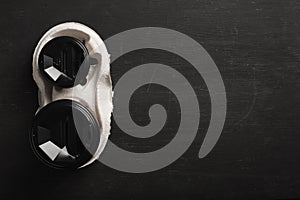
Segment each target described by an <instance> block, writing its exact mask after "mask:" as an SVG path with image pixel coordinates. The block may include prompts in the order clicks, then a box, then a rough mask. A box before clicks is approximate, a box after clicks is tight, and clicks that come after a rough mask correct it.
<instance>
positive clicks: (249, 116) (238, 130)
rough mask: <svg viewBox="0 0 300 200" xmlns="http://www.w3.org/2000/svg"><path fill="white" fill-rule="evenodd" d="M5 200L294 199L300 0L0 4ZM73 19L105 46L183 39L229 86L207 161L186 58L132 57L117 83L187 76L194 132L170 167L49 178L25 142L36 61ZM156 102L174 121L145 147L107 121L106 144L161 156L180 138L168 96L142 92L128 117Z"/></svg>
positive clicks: (204, 120) (299, 193)
mask: <svg viewBox="0 0 300 200" xmlns="http://www.w3.org/2000/svg"><path fill="white" fill-rule="evenodd" d="M0 9H1V14H0V15H1V17H0V24H1V28H0V36H1V39H0V94H1V96H0V119H1V120H0V150H1V151H0V154H1V158H2V159H1V160H2V162H1V169H0V173H1V176H0V178H1V180H0V182H1V185H0V186H1V189H0V195H1V199H13V197H16V196H19V197H23V198H25V197H28V198H29V197H31V198H33V199H34V198H36V199H85V200H87V199H112V198H124V199H138V198H170V199H171V198H175V199H190V198H197V199H200V198H218V199H219V198H234V199H241V198H243V199H245V198H254V199H258V198H271V199H286V198H292V199H293V198H294V199H297V198H300V160H299V158H300V151H299V145H300V134H299V130H300V123H299V122H300V92H299V91H300V79H299V77H300V67H299V64H300V61H299V57H300V49H299V43H300V36H299V35H300V33H299V32H300V28H299V18H300V2H299V1H297V0H286V1H280V0H274V1H267V0H265V1H259V0H253V1H242V0H219V1H217V0H206V1H194V0H182V1H179V0H177V1H175V0H172V1H171V0H170V1H157V0H155V1H154V0H151V1H146V0H142V1H116V0H110V1H99V0H90V1H61V0H60V1H58V0H54V1H22V2H21V1H6V0H5V1H1V2H0ZM66 21H78V22H81V23H84V24H86V25H88V26H90V27H91V28H93V29H94V30H96V31H97V32H98V33H99V34H100V35H101V36H102V38H103V39H106V38H108V37H110V36H112V35H114V34H117V33H119V32H121V31H125V30H128V29H131V28H137V27H147V26H155V27H165V28H170V29H174V30H177V31H180V32H182V33H185V34H187V35H189V36H190V37H192V38H193V39H195V40H196V41H198V42H199V43H200V44H201V45H202V46H203V47H204V48H205V49H206V50H207V51H208V53H209V54H210V55H211V57H212V58H213V60H214V61H215V63H216V64H217V66H218V68H219V70H220V72H221V74H222V77H223V79H224V83H225V87H226V91H227V98H228V113H227V118H226V124H225V127H224V130H223V133H222V135H221V138H220V140H219V141H218V143H217V145H216V146H215V148H214V149H213V151H212V152H211V153H210V154H209V155H208V156H207V157H205V158H204V159H201V160H200V159H198V158H197V154H198V151H199V148H200V145H201V143H202V140H203V137H204V136H205V133H206V129H207V126H208V123H209V115H210V100H209V96H208V94H207V91H206V86H205V83H204V82H203V80H202V79H201V77H199V76H195V73H194V72H195V71H194V70H193V68H192V66H190V65H189V64H188V63H187V62H186V61H185V60H183V59H181V58H180V57H178V56H176V55H172V54H169V53H166V52H161V51H151V50H150V51H146V50H141V51H136V52H132V53H129V54H128V55H125V56H123V57H122V58H120V59H119V60H117V61H116V62H115V63H114V64H113V65H112V78H113V81H114V82H116V81H117V80H118V78H120V77H121V76H122V74H123V73H125V72H126V70H129V69H131V68H132V67H134V66H136V65H138V64H142V63H147V62H154V61H155V62H160V63H165V64H168V65H170V66H172V67H174V68H176V69H177V70H179V71H180V72H182V73H183V74H184V75H185V76H187V77H188V79H189V81H190V82H191V84H192V85H193V86H194V89H195V91H196V92H197V94H198V98H199V103H200V108H201V110H202V111H203V112H202V113H201V122H200V126H199V132H198V134H197V137H196V140H195V142H194V143H193V144H192V146H191V147H190V148H189V149H188V151H187V152H186V153H185V154H184V155H183V156H182V157H181V158H180V159H178V160H177V161H176V162H174V163H173V164H171V165H170V166H168V167H166V168H164V169H162V170H159V171H156V172H152V173H146V174H129V173H123V172H118V171H115V170H113V169H110V168H108V167H106V166H104V165H102V164H101V163H100V162H97V163H95V164H93V165H91V166H89V167H87V168H85V169H83V170H78V171H72V172H66V171H56V170H52V169H49V168H48V167H46V166H44V165H43V164H41V163H40V161H39V160H38V159H37V158H36V157H35V156H34V155H33V153H32V151H31V149H30V146H29V140H28V130H29V129H30V126H31V122H32V117H33V115H34V112H35V110H36V108H37V88H36V86H35V83H34V81H33V80H32V77H31V73H32V72H31V60H32V54H33V51H34V47H35V45H36V44H37V42H38V40H39V39H40V37H41V36H42V35H43V34H44V33H45V31H47V30H48V29H49V28H51V27H52V26H54V25H56V24H58V23H62V22H66ZM158 102H159V103H161V104H162V105H165V106H166V110H168V113H169V114H170V115H171V116H170V117H169V118H168V120H170V121H169V122H168V124H167V125H166V127H164V129H163V131H162V132H161V133H160V134H159V135H157V136H155V138H152V139H151V140H149V141H146V140H136V139H133V138H128V137H127V136H126V135H125V134H124V133H122V132H121V130H120V129H119V128H118V127H117V125H116V124H115V123H113V127H112V134H113V135H112V138H111V139H112V140H113V141H114V142H116V143H117V144H118V145H120V146H122V147H123V148H127V149H131V150H133V151H137V152H143V151H149V150H153V149H157V148H160V147H161V146H163V145H164V144H166V143H167V142H168V141H170V140H171V139H172V137H173V136H174V134H175V133H176V129H177V128H178V121H179V118H178V113H179V111H178V109H179V108H178V103H177V100H176V97H175V96H174V95H173V94H172V93H171V92H170V91H168V90H167V89H166V88H164V87H161V86H158V85H151V86H150V89H149V85H146V86H145V87H142V88H140V89H139V90H138V91H136V93H135V94H134V96H133V97H132V102H131V108H132V113H131V114H132V116H133V118H134V119H135V121H136V122H137V123H138V124H141V125H145V124H147V123H148V122H149V118H148V116H147V107H148V106H149V105H151V104H153V103H158Z"/></svg>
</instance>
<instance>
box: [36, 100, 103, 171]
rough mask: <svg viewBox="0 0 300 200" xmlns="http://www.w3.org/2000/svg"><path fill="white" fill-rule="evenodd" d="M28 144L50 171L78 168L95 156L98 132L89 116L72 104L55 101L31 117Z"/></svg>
mask: <svg viewBox="0 0 300 200" xmlns="http://www.w3.org/2000/svg"><path fill="white" fill-rule="evenodd" d="M30 141H31V145H32V148H33V151H34V152H35V154H36V155H37V156H38V157H39V158H40V159H41V160H42V161H43V162H44V163H46V164H48V165H49V166H51V167H54V168H73V169H75V168H78V167H80V166H82V165H84V164H86V163H87V162H88V161H89V160H90V159H91V158H92V156H93V155H94V154H95V152H96V150H97V148H98V146H99V142H100V128H99V125H98V123H97V120H96V119H95V118H94V116H93V114H92V113H91V112H90V111H89V110H88V109H87V108H86V107H85V106H83V105H81V104H80V103H78V102H76V101H72V100H66V99H65V100H58V101H54V102H52V103H50V104H48V105H46V106H45V107H43V108H42V109H41V110H40V111H39V112H38V113H37V114H36V115H35V117H34V122H33V126H32V130H31V133H30Z"/></svg>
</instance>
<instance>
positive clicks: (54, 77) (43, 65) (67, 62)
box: [38, 36, 90, 88]
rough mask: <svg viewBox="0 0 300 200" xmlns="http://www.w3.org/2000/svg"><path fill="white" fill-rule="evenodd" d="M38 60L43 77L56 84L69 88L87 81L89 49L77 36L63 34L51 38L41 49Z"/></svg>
mask: <svg viewBox="0 0 300 200" xmlns="http://www.w3.org/2000/svg"><path fill="white" fill-rule="evenodd" d="M38 62H39V69H40V71H41V74H42V75H43V77H45V78H46V80H48V81H49V82H50V83H51V84H53V85H55V86H59V87H63V88H68V87H73V86H75V85H78V84H85V83H86V76H87V73H88V70H89V67H90V64H89V59H88V50H87V48H86V47H85V45H84V44H83V42H82V41H80V40H78V39H76V38H73V37H68V36H63V37H57V38H54V39H52V40H50V41H49V42H48V43H47V44H46V45H45V46H44V47H43V49H42V50H41V53H40V55H39V60H38ZM79 68H80V73H79V74H78V71H79ZM77 74H78V75H79V76H77ZM75 79H76V82H75Z"/></svg>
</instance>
